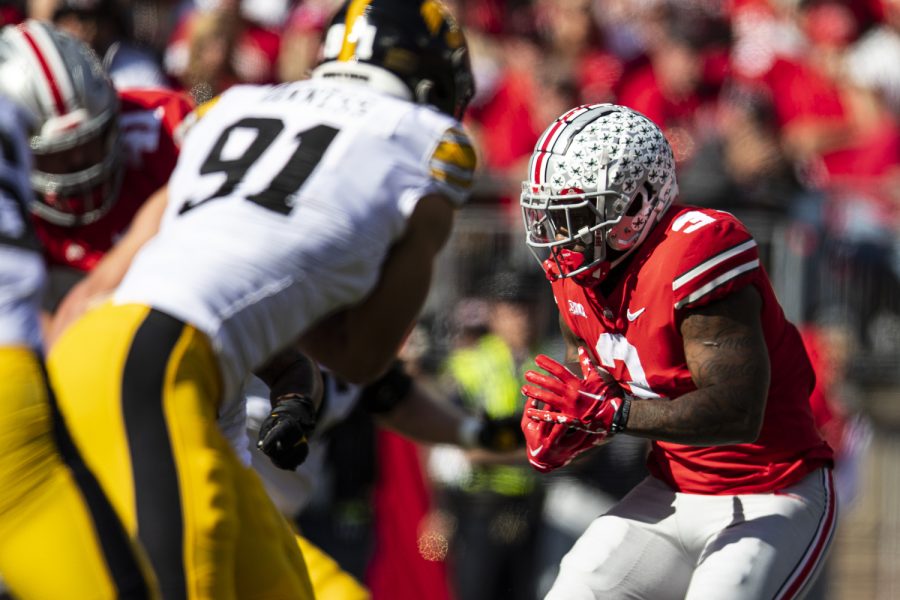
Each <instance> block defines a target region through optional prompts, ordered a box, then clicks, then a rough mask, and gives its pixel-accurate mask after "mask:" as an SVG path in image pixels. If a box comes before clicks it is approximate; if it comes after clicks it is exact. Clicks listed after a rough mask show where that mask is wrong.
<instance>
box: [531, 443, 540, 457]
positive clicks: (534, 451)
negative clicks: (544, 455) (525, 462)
mask: <svg viewBox="0 0 900 600" xmlns="http://www.w3.org/2000/svg"><path fill="white" fill-rule="evenodd" d="M543 449H544V445H543V444H541V445H540V446H538V447H537V448H535V449H534V450H528V454H530V455H532V456H537V453H538V452H540V451H541V450H543Z"/></svg>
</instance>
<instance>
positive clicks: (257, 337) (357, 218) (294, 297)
mask: <svg viewBox="0 0 900 600" xmlns="http://www.w3.org/2000/svg"><path fill="white" fill-rule="evenodd" d="M474 164H475V156H474V152H473V150H472V146H471V143H470V142H469V140H468V138H467V136H466V135H465V134H464V133H463V131H462V129H461V126H460V124H459V122H458V121H456V120H455V119H453V118H451V117H449V116H446V115H444V114H442V113H440V112H438V111H436V110H435V109H433V108H430V107H425V106H421V105H416V104H413V103H410V102H406V101H403V100H399V99H397V98H393V97H390V96H386V95H383V94H379V93H377V92H373V91H371V90H370V89H368V88H366V87H365V86H360V85H356V84H353V83H346V82H344V83H342V82H329V81H324V80H318V79H317V80H310V81H302V82H295V83H290V84H284V85H280V86H238V87H235V88H232V89H230V90H228V91H227V92H225V93H224V94H222V96H221V98H220V99H219V101H218V102H217V103H216V105H215V106H213V108H211V109H210V110H209V112H207V113H206V115H205V116H204V117H203V118H202V119H201V120H200V121H199V122H198V123H197V124H196V125H195V126H194V127H193V129H192V130H191V131H190V133H189V134H188V135H187V138H186V139H185V143H184V146H183V149H182V153H181V157H180V158H179V161H178V165H177V167H176V169H175V172H174V174H173V176H172V179H171V181H170V183H169V206H168V208H167V212H166V215H165V217H164V219H163V223H162V226H161V228H160V232H159V234H158V235H157V236H156V237H155V238H154V239H153V240H151V241H150V242H148V243H147V245H146V246H145V247H144V248H143V249H142V250H141V251H140V253H139V254H138V255H137V256H136V258H135V260H134V262H133V264H132V266H131V268H130V270H129V272H128V274H127V276H126V277H125V280H124V281H123V282H122V284H121V286H120V287H119V289H118V290H117V292H116V295H115V300H116V302H118V303H126V302H137V303H141V304H146V305H149V306H152V307H154V308H156V309H158V310H161V311H163V312H165V313H168V314H170V315H172V316H174V317H176V318H178V319H180V320H182V321H185V322H188V323H191V324H192V325H194V326H195V327H197V328H198V329H199V330H201V331H203V332H204V333H206V334H207V335H208V336H209V337H210V339H211V340H212V342H213V345H214V348H215V350H216V352H217V354H218V355H219V357H220V361H221V362H222V366H223V368H224V373H225V377H226V384H227V386H226V390H227V391H226V393H228V392H233V391H235V390H236V386H237V385H238V384H239V382H238V381H237V380H236V379H235V377H240V376H243V375H244V374H246V373H247V372H248V371H250V370H252V369H254V368H256V367H259V366H260V365H261V364H263V363H264V362H265V361H266V360H267V359H268V358H269V357H270V356H271V355H272V354H273V353H274V352H275V351H277V350H279V349H281V348H283V347H285V346H286V345H287V344H289V343H290V342H291V341H292V340H294V339H295V338H297V337H298V336H299V335H300V334H302V333H303V332H304V331H305V330H306V329H308V328H309V326H310V325H311V324H313V323H314V322H315V321H317V320H318V319H320V318H321V317H323V316H324V315H326V314H328V313H330V312H332V311H334V310H336V309H338V308H341V307H344V306H347V305H351V304H353V303H356V302H358V301H360V300H362V299H363V298H364V297H365V296H366V295H367V294H368V292H369V291H371V290H372V288H373V287H374V285H375V284H376V282H377V280H378V277H379V272H380V268H381V264H382V262H383V260H384V258H385V256H386V255H387V252H388V250H389V248H390V246H391V245H392V243H393V242H394V241H396V240H397V239H398V238H399V237H400V236H401V235H402V234H403V232H404V229H405V226H406V221H407V219H408V217H409V215H410V214H411V213H412V211H413V209H414V207H415V205H416V203H417V202H418V200H419V199H420V198H422V197H423V196H425V195H427V194H432V193H440V194H443V195H444V196H446V197H448V198H450V199H451V200H452V201H454V202H457V203H462V202H463V201H465V199H466V197H467V195H468V189H469V186H470V183H471V178H472V171H473V169H474Z"/></svg>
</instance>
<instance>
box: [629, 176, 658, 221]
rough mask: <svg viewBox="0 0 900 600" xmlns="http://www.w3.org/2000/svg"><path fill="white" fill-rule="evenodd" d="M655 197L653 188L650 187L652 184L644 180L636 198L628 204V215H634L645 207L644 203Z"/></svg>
mask: <svg viewBox="0 0 900 600" xmlns="http://www.w3.org/2000/svg"><path fill="white" fill-rule="evenodd" d="M652 197H653V188H652V187H650V184H649V183H647V182H646V181H645V182H644V185H643V187H642V188H641V190H640V191H638V193H637V194H635V197H634V200H632V201H631V204H629V205H628V210H626V211H625V216H626V217H633V216H635V215H636V214H638V213H639V212H641V210H642V209H643V208H644V203H645V202H646V201H647V200H648V199H650V198H652Z"/></svg>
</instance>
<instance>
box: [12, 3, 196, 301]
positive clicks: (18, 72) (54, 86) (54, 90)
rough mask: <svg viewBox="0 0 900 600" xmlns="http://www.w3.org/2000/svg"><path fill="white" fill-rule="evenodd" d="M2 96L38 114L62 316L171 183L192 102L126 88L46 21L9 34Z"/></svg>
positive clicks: (38, 147) (36, 208)
mask: <svg viewBox="0 0 900 600" xmlns="http://www.w3.org/2000/svg"><path fill="white" fill-rule="evenodd" d="M0 57H2V66H0V93H2V94H4V95H6V96H8V97H10V98H11V99H12V100H13V101H15V102H16V103H18V104H19V105H20V106H22V107H23V108H25V109H26V110H27V111H28V112H29V113H31V114H32V115H34V118H35V120H36V122H37V123H38V124H39V129H38V132H37V134H36V135H35V136H34V137H32V140H31V147H32V151H33V154H34V168H33V170H32V174H31V183H32V187H33V189H34V192H35V197H36V202H34V203H33V204H32V207H33V208H32V212H33V213H34V225H35V229H36V232H37V235H38V238H39V239H40V241H41V244H42V246H43V248H44V254H45V257H46V259H47V263H48V267H49V275H50V289H49V290H48V292H49V293H48V294H47V298H46V300H45V307H46V308H48V309H50V310H53V309H55V307H56V304H57V303H58V302H59V299H60V298H61V297H62V296H63V295H64V294H65V293H66V292H67V291H68V289H69V287H70V286H71V285H72V284H73V283H74V282H75V281H77V280H78V279H80V278H81V277H82V276H83V274H84V273H85V272H87V271H90V270H91V269H92V268H93V267H94V266H95V265H96V264H97V262H98V261H99V260H100V258H101V257H102V256H103V255H104V254H105V253H106V252H107V251H108V250H109V249H110V248H111V247H112V246H113V244H114V243H115V242H116V241H117V240H118V239H119V238H120V237H121V236H122V235H123V234H124V232H125V230H126V229H127V228H128V227H129V225H130V224H131V222H132V220H133V218H134V216H135V214H136V213H137V211H138V209H139V208H140V207H141V206H142V205H143V204H144V203H145V202H146V200H147V199H148V198H149V197H150V196H151V195H152V194H153V193H154V192H156V191H157V190H158V189H160V188H161V187H162V186H163V185H164V184H165V183H166V182H167V181H168V179H169V175H170V174H171V173H172V170H173V169H174V168H175V162H176V160H177V159H178V151H179V146H180V131H181V129H182V127H181V124H182V123H183V121H184V119H185V117H186V116H187V115H188V114H189V113H190V112H191V111H192V110H193V104H192V101H191V100H190V97H189V96H187V95H184V94H180V93H176V92H172V91H168V90H163V89H150V88H147V89H129V90H122V91H119V92H117V91H116V90H115V89H114V88H113V86H112V84H111V82H110V80H109V79H108V77H107V76H106V74H105V73H104V71H103V69H102V66H101V65H100V63H99V62H98V60H97V58H96V56H95V55H94V54H93V52H92V51H91V50H89V49H88V47H87V46H85V45H84V44H82V43H81V42H79V41H77V40H75V39H74V38H72V37H70V36H68V35H66V34H63V33H61V32H60V31H58V30H56V29H54V28H53V27H52V26H50V25H47V24H45V23H42V22H39V21H34V20H30V21H26V22H24V23H22V24H21V25H18V26H8V27H5V28H4V29H3V30H2V33H0Z"/></svg>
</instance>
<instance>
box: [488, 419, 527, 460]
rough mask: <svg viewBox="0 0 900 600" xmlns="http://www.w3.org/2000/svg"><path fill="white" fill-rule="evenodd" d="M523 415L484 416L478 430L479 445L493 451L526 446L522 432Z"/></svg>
mask: <svg viewBox="0 0 900 600" xmlns="http://www.w3.org/2000/svg"><path fill="white" fill-rule="evenodd" d="M521 420H522V416H521V415H513V416H511V417H503V418H500V419H491V418H488V417H484V418H483V419H482V421H481V429H480V430H479V431H478V446H479V447H481V448H483V449H485V450H491V451H493V452H509V451H511V450H515V449H517V448H522V447H524V446H525V434H524V433H522V425H521V423H520V422H521Z"/></svg>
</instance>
